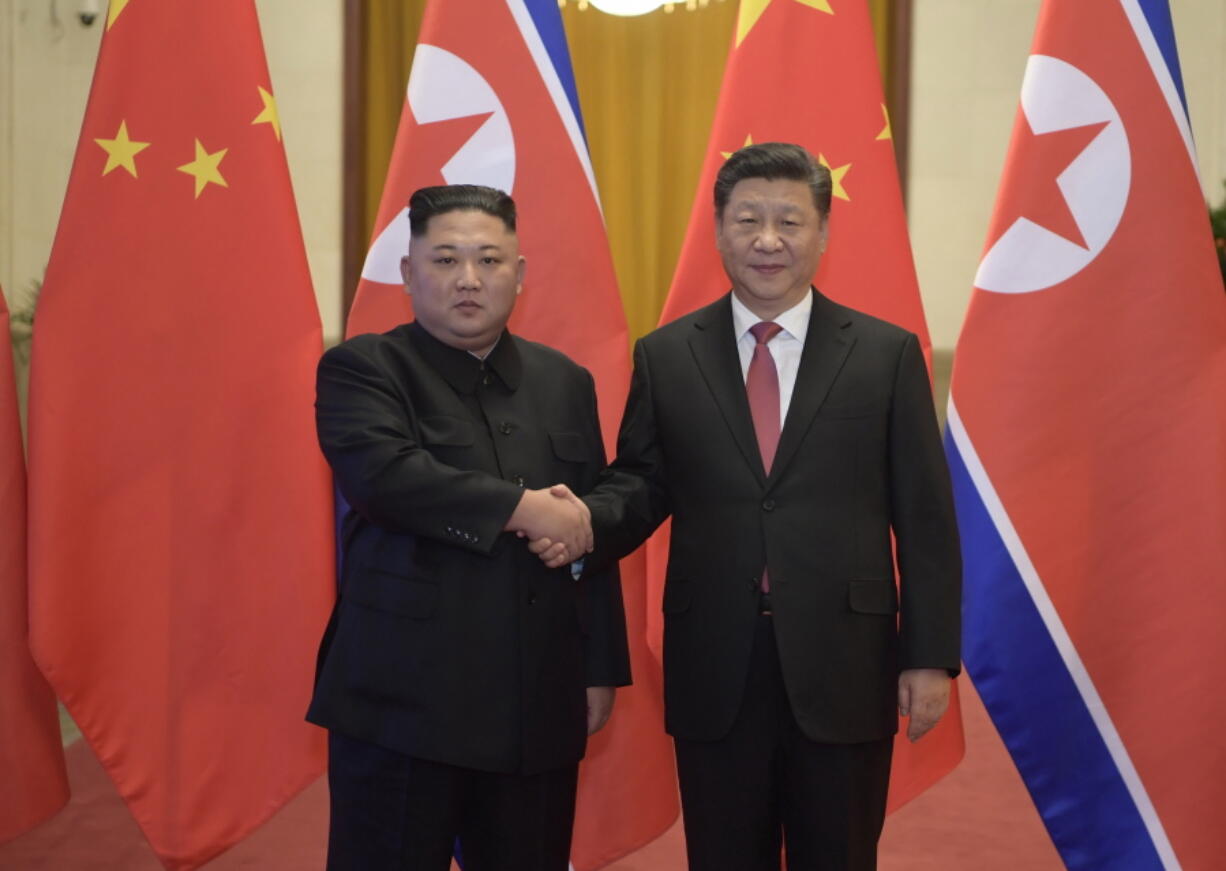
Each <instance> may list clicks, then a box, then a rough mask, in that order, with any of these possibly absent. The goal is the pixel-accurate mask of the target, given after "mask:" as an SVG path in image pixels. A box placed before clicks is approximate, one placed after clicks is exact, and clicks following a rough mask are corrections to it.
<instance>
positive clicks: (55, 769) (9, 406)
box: [0, 293, 68, 843]
mask: <svg viewBox="0 0 1226 871" xmlns="http://www.w3.org/2000/svg"><path fill="white" fill-rule="evenodd" d="M15 388H16V385H15V384H14V382H13V355H12V353H11V350H10V348H9V313H8V309H7V308H5V305H4V294H3V293H0V783H3V784H4V786H3V787H0V843H3V842H4V841H7V840H9V839H10V838H15V837H17V835H20V834H21V833H22V832H24V831H26V830H27V829H29V828H31V827H33V826H35V825H37V824H38V823H41V822H42V821H43V820H45V819H46V818H47V817H49V816H51V815H52V814H54V813H55V812H56V811H58V810H59V809H60V808H61V807H63V806H64V803H65V802H67V801H68V779H67V777H66V775H65V773H64V753H63V750H62V749H61V748H60V722H59V716H58V715H57V713H56V709H55V695H54V694H52V692H51V688H50V687H49V686H47V682H46V681H45V680H43V676H42V675H41V674H40V673H39V671H38V668H37V667H36V666H35V665H34V660H33V659H31V658H30V649H29V647H28V646H27V632H26V629H27V612H26V461H25V456H24V455H23V452H22V449H21V421H20V420H19V419H18V415H17V392H16V389H15Z"/></svg>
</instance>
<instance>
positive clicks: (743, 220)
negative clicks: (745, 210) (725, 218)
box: [737, 218, 758, 224]
mask: <svg viewBox="0 0 1226 871" xmlns="http://www.w3.org/2000/svg"><path fill="white" fill-rule="evenodd" d="M737 223H738V224H756V223H758V219H757V218H738V219H737Z"/></svg>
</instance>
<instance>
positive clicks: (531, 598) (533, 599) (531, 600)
mask: <svg viewBox="0 0 1226 871" xmlns="http://www.w3.org/2000/svg"><path fill="white" fill-rule="evenodd" d="M528 604H529V605H535V604H536V595H535V594H534V595H531V596H529V597H528Z"/></svg>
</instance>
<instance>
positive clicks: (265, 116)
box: [251, 85, 281, 142]
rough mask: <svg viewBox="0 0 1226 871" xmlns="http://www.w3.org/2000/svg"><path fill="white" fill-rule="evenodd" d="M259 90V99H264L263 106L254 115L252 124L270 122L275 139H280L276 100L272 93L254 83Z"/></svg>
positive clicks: (279, 119)
mask: <svg viewBox="0 0 1226 871" xmlns="http://www.w3.org/2000/svg"><path fill="white" fill-rule="evenodd" d="M256 87H257V88H259V91H260V99H261V100H263V101H264V108H263V109H262V110H261V111H260V114H258V115H256V116H255V120H254V121H252V122H251V123H252V124H271V125H272V129H273V131H274V132H275V133H276V134H277V141H278V142H280V141H281V116H280V115H278V114H277V101H276V100H274V99H273V98H272V94H270V93H268V91H265V90H264V89H263V88H260V86H259V85H256Z"/></svg>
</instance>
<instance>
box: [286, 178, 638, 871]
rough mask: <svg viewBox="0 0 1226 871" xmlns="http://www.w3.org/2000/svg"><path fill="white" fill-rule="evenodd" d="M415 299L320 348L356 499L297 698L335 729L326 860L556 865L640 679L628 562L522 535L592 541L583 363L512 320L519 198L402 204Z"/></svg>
mask: <svg viewBox="0 0 1226 871" xmlns="http://www.w3.org/2000/svg"><path fill="white" fill-rule="evenodd" d="M409 206H410V220H411V224H412V235H411V241H410V246H409V254H408V255H407V256H406V257H405V258H404V259H403V262H402V272H403V274H404V279H405V284H406V287H407V290H408V293H409V294H410V296H411V297H412V299H413V307H414V312H415V315H416V320H415V321H413V322H412V323H408V324H404V325H401V326H399V327H397V328H395V329H394V330H392V331H390V332H388V333H385V334H383V335H363V336H357V337H355V338H353V339H351V340H349V341H347V342H345V343H343V344H341V345H339V346H337V347H336V348H333V349H332V350H330V351H329V352H328V353H326V354H325V355H324V357H323V359H322V361H321V362H320V365H319V373H318V383H317V389H318V393H317V401H316V419H317V427H318V432H319V441H320V445H321V447H322V448H323V452H324V454H325V456H326V457H327V459H328V462H329V463H330V464H331V466H332V470H333V472H334V474H335V476H336V481H337V484H338V486H339V487H340V490H341V492H342V494H343V495H344V496H345V499H346V500H347V501H348V503H349V505H350V511H349V513H348V515H347V516H346V517H345V519H344V526H343V533H342V536H343V540H342V544H343V549H344V572H343V580H342V584H341V588H340V596H339V600H338V603H337V606H336V609H335V611H334V613H333V615H332V619H331V621H330V623H329V626H328V628H327V630H326V632H325V635H324V639H323V642H322V644H321V647H320V652H319V665H318V674H317V680H316V686H315V693H314V698H313V699H312V702H311V707H310V711H309V714H308V719H310V720H311V721H312V722H314V723H318V724H319V725H321V726H325V727H327V728H328V729H329V730H330V736H329V750H330V759H329V785H330V788H331V802H332V817H331V830H330V837H329V849H328V868H329V869H333V871H350V869H352V871H392V869H396V871H401V869H405V871H407V869H413V871H435V869H437V871H444V869H446V868H447V867H448V866H449V862H450V857H451V850H452V844H453V842H454V840H455V839H456V838H457V837H458V838H459V840H460V842H461V845H462V849H463V853H464V858H465V867H466V868H467V869H468V871H474V869H475V871H491V869H493V871H503V869H505V871H565V869H566V868H567V865H568V854H569V847H570V835H571V824H572V819H573V813H574V800H575V785H576V776H577V767H578V762H579V759H580V757H581V756H582V755H583V752H584V746H585V741H586V737H587V735H589V734H591V733H592V732H594V731H595V730H597V729H599V728H600V727H601V726H602V725H603V724H604V722H605V721H606V720H607V718H608V716H609V713H610V711H611V709H612V706H613V695H614V689H613V688H614V687H615V686H622V685H625V684H627V683H629V679H630V675H629V660H628V656H627V650H626V636H625V623H624V617H623V612H622V601H621V592H620V587H619V585H618V577H617V571H616V568H615V567H611V568H609V569H607V570H605V571H601V572H593V573H589V574H588V575H587V576H586V577H584V578H583V579H582V580H578V581H577V580H575V578H574V576H573V575H572V572H571V570H570V569H568V568H553V569H551V568H549V567H547V566H545V565H544V564H542V563H541V561H539V560H538V559H537V558H536V557H535V556H534V555H533V554H532V553H530V552H529V551H528V549H527V546H526V544H525V542H524V541H522V540H520V539H519V538H517V537H516V533H520V534H522V535H524V536H529V537H532V538H536V537H541V536H549V537H551V538H556V539H557V540H558V541H561V542H564V543H565V545H566V546H567V548H568V549H569V550H570V552H572V553H581V552H583V551H585V550H586V549H587V548H588V547H589V545H590V526H589V525H588V518H587V515H586V509H585V508H583V507H582V506H581V505H579V504H577V503H576V501H575V500H572V499H562V498H557V497H555V496H552V495H550V494H549V492H548V490H547V489H544V488H547V487H548V486H549V485H551V484H554V483H557V482H561V483H563V484H565V485H567V486H568V488H569V489H570V490H573V491H574V492H577V493H584V492H586V491H587V490H588V489H590V488H591V487H592V485H593V484H594V483H595V481H596V479H597V476H598V474H599V473H600V470H601V468H602V467H603V466H604V451H603V447H602V444H601V437H600V428H599V423H598V421H597V417H596V397H595V391H594V385H593V382H592V377H591V375H590V374H588V372H587V371H586V370H584V369H583V368H581V367H579V366H578V365H576V364H574V363H573V362H571V361H570V360H569V359H567V358H566V357H565V356H563V355H562V354H560V353H558V352H557V351H554V350H552V349H550V348H546V347H544V346H542V345H538V344H535V343H533V342H528V341H525V340H523V339H520V338H518V337H516V336H513V335H511V334H510V333H509V332H507V330H506V323H507V319H508V318H509V317H510V314H511V310H512V308H513V306H514V304H515V299H516V296H517V295H518V294H519V292H520V290H521V282H522V278H523V271H524V258H523V257H522V256H520V254H519V248H518V243H517V240H516V235H515V221H516V216H515V204H514V203H513V202H512V201H511V198H510V197H508V196H507V195H506V194H504V193H502V192H501V191H496V190H492V189H490V188H484V187H479V186H474V185H455V186H443V187H433V188H424V189H422V190H419V191H417V192H416V193H415V194H413V197H412V198H411V200H410V202H409Z"/></svg>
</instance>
